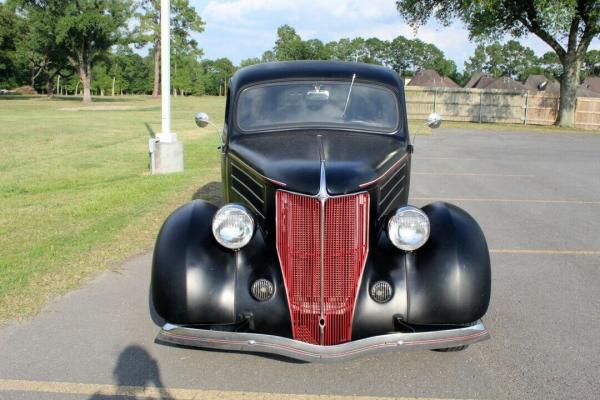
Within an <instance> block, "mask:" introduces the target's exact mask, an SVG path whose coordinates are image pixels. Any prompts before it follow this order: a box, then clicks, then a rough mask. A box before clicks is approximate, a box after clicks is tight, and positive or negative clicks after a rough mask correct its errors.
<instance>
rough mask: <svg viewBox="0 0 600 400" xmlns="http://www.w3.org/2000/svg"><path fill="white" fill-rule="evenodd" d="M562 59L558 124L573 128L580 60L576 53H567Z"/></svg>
mask: <svg viewBox="0 0 600 400" xmlns="http://www.w3.org/2000/svg"><path fill="white" fill-rule="evenodd" d="M562 61H563V63H562V64H563V73H562V76H561V78H560V107H559V110H558V125H560V126H563V127H568V128H573V127H574V126H575V105H576V102H577V87H578V86H579V68H580V67H581V60H580V59H578V57H577V55H576V54H571V53H567V54H566V55H565V57H564V60H562Z"/></svg>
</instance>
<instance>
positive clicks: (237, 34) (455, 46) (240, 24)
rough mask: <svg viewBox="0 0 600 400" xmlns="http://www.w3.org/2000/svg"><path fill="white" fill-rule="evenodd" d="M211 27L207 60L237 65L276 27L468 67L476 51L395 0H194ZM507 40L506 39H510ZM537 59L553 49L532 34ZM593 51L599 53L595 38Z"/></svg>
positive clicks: (456, 30) (459, 31)
mask: <svg viewBox="0 0 600 400" xmlns="http://www.w3.org/2000/svg"><path fill="white" fill-rule="evenodd" d="M190 3H191V4H192V5H193V6H194V7H195V8H196V10H197V11H198V13H199V14H200V15H201V16H202V18H203V19H204V21H205V22H206V28H205V31H204V32H203V33H201V34H198V35H195V36H194V37H195V39H196V40H198V42H199V43H200V47H202V48H203V49H204V57H205V58H209V59H215V58H220V57H227V58H229V59H230V60H232V61H233V63H234V64H236V65H237V64H239V62H240V60H242V59H245V58H250V57H260V56H261V55H262V53H263V52H264V51H265V50H270V49H272V48H273V45H274V43H275V40H276V37H277V28H278V27H279V26H281V25H284V24H288V25H290V26H292V27H294V28H295V29H296V32H297V33H298V34H299V35H300V36H301V37H302V39H304V40H307V39H320V40H321V41H323V42H328V41H331V40H339V39H341V38H354V37H358V36H361V37H363V38H365V39H366V38H369V37H377V38H379V39H383V40H390V39H393V38H395V37H396V36H399V35H402V36H405V37H408V38H416V37H418V38H419V39H421V40H423V41H425V42H429V43H433V44H435V45H436V46H437V47H438V48H440V49H441V50H442V51H443V52H444V53H445V54H446V57H447V58H450V59H452V60H454V61H455V62H456V64H457V66H458V68H459V69H462V68H463V64H464V61H465V60H467V59H468V58H469V57H470V56H471V55H472V54H473V51H474V49H475V47H476V43H473V42H471V41H470V40H469V37H468V32H467V31H466V29H464V27H463V26H462V25H461V24H460V23H455V24H452V25H451V26H449V27H444V26H441V25H440V24H438V23H437V22H435V21H430V22H429V23H428V24H427V25H426V26H424V27H421V28H420V29H419V31H418V32H417V33H415V32H414V30H413V29H412V28H411V27H409V26H408V25H407V24H406V23H405V22H404V21H403V20H402V18H401V17H400V15H399V14H398V12H397V11H396V8H395V1H394V0H368V1H364V0H362V1H361V0H190ZM508 39H509V38H507V39H506V40H508ZM519 40H520V41H521V42H522V43H523V44H524V45H527V46H529V47H531V48H532V49H534V51H535V52H536V53H537V54H538V55H542V54H543V53H545V52H547V51H550V50H551V49H550V47H549V46H548V45H547V44H545V43H544V42H543V41H541V40H540V39H538V38H537V37H535V36H533V35H530V36H529V37H527V38H525V39H519ZM591 49H600V40H598V39H595V40H594V42H593V43H592V45H591V46H590V50H591Z"/></svg>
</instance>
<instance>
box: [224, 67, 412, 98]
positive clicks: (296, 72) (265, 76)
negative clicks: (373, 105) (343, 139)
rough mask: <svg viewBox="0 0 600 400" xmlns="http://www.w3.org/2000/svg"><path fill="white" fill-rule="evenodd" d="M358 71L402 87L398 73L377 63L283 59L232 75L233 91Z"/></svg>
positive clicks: (343, 76) (344, 76)
mask: <svg viewBox="0 0 600 400" xmlns="http://www.w3.org/2000/svg"><path fill="white" fill-rule="evenodd" d="M353 74H356V79H357V80H366V81H374V82H380V83H384V84H387V85H390V86H393V87H397V88H400V87H402V81H401V80H400V78H399V77H398V74H397V73H396V72H394V71H393V70H391V69H389V68H385V67H382V66H379V65H374V64H363V63H351V62H343V61H281V62H270V63H263V64H256V65H252V66H249V67H246V68H242V69H240V70H238V71H237V72H236V73H235V74H234V75H233V77H232V78H231V83H230V89H231V92H232V93H235V92H237V91H238V90H239V89H240V88H242V87H244V86H246V85H250V84H253V83H258V82H263V81H272V80H280V79H303V78H309V79H310V78H319V79H347V80H348V81H350V80H351V79H352V75H353Z"/></svg>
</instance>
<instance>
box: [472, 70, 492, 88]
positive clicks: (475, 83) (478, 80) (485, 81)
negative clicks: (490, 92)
mask: <svg viewBox="0 0 600 400" xmlns="http://www.w3.org/2000/svg"><path fill="white" fill-rule="evenodd" d="M495 80H496V78H494V77H492V76H490V75H488V74H482V73H481V72H476V73H475V74H473V76H471V79H469V81H468V82H467V83H466V85H465V88H466V89H484V88H486V87H487V86H488V85H489V84H490V83H492V82H494V81H495Z"/></svg>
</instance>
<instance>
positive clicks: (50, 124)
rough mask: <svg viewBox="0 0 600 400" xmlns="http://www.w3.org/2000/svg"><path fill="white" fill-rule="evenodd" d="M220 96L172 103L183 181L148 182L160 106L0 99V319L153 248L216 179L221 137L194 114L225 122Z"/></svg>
mask: <svg viewBox="0 0 600 400" xmlns="http://www.w3.org/2000/svg"><path fill="white" fill-rule="evenodd" d="M224 104H225V101H224V99H223V98H215V97H203V98H185V99H184V98H174V99H173V130H174V131H175V132H176V133H177V134H178V136H179V137H180V138H181V139H182V140H183V142H184V145H185V167H186V170H185V172H184V173H182V174H174V175H168V176H149V174H148V154H147V153H148V151H147V148H148V139H149V138H150V130H155V131H159V130H160V101H159V100H153V99H150V98H145V97H131V98H125V99H119V98H115V99H111V98H104V99H97V102H96V103H95V104H93V105H92V106H88V107H85V106H82V105H81V103H80V102H79V101H76V100H74V99H56V100H47V99H44V98H40V97H35V98H29V99H23V100H20V99H17V98H15V97H11V98H10V99H9V98H8V97H0V138H1V140H2V146H1V147H0V204H1V205H0V321H6V320H8V319H14V318H20V317H22V316H27V315H31V314H33V313H35V312H36V311H38V310H39V308H40V307H41V306H42V305H43V304H44V303H45V302H46V301H47V300H48V299H50V298H52V297H54V296H56V295H57V294H60V293H64V292H65V291H67V290H69V289H71V288H73V287H76V286H77V285H78V284H79V283H80V281H81V280H82V279H84V278H85V277H87V276H89V275H90V274H91V273H93V272H94V271H98V270H101V269H106V268H110V267H112V266H114V265H116V262H118V261H120V260H122V259H123V258H125V257H127V256H129V255H131V254H135V253H138V252H140V251H143V250H146V249H148V248H149V247H151V246H152V243H153V240H154V238H155V237H156V233H157V231H158V229H159V227H160V224H161V223H162V221H163V220H164V218H165V217H166V216H167V215H168V213H169V212H170V211H172V210H173V209H174V208H176V207H177V206H178V205H180V204H182V203H184V202H186V201H188V200H190V199H191V196H192V194H193V193H194V192H195V190H196V189H198V188H199V187H201V186H203V185H204V184H206V183H208V182H210V181H214V180H219V176H220V175H219V170H218V166H219V162H218V152H217V150H216V147H217V145H218V137H217V134H216V132H214V130H211V129H204V130H200V129H198V128H197V127H196V126H195V124H194V121H193V116H194V113H195V112H196V111H200V110H202V111H206V112H207V113H209V115H210V116H211V117H212V118H214V120H215V121H216V122H217V123H219V122H220V121H222V120H223V111H224V110H223V108H224Z"/></svg>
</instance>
